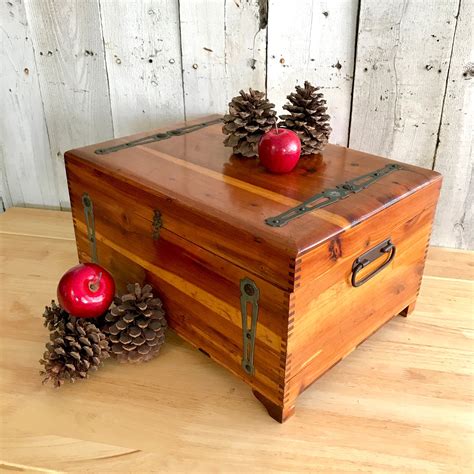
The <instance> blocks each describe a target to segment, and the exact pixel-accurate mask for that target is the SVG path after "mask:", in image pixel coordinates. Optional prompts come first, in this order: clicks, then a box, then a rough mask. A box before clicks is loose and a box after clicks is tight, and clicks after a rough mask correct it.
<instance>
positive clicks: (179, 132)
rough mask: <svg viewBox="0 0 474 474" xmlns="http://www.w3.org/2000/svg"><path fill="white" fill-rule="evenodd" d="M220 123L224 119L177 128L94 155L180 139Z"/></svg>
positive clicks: (106, 149)
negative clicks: (175, 138) (174, 138)
mask: <svg viewBox="0 0 474 474" xmlns="http://www.w3.org/2000/svg"><path fill="white" fill-rule="evenodd" d="M220 122H222V117H220V118H217V119H214V120H208V121H207V122H201V123H197V124H194V125H188V126H187V127H181V128H175V129H174V130H168V131H166V132H159V133H155V134H154V135H149V136H148V137H143V138H138V139H137V140H132V141H130V142H126V143H121V144H120V145H115V146H110V147H108V148H97V150H95V152H94V153H96V154H97V155H107V154H109V153H114V152H116V151H120V150H126V149H127V148H132V147H134V146H139V145H147V144H148V143H153V142H160V141H162V140H167V139H168V138H172V137H178V136H180V135H184V134H186V133H191V132H196V131H197V130H200V129H201V128H204V127H209V126H210V125H215V124H217V123H220Z"/></svg>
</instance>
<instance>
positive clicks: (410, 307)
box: [400, 301, 416, 318]
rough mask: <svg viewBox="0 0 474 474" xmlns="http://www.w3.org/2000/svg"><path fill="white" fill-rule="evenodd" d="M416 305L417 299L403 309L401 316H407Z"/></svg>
mask: <svg viewBox="0 0 474 474" xmlns="http://www.w3.org/2000/svg"><path fill="white" fill-rule="evenodd" d="M415 305H416V301H413V302H412V303H410V304H409V305H408V306H407V307H406V308H405V309H404V310H402V311H401V312H400V316H404V317H405V318H406V317H407V316H408V315H409V314H411V313H413V310H414V309H415Z"/></svg>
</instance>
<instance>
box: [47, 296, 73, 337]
mask: <svg viewBox="0 0 474 474" xmlns="http://www.w3.org/2000/svg"><path fill="white" fill-rule="evenodd" d="M43 317H44V326H45V327H47V328H48V329H49V330H50V331H54V330H55V329H56V328H57V327H58V326H59V324H60V323H62V322H64V321H66V320H67V319H68V317H69V314H68V312H67V311H66V310H64V309H62V308H61V306H60V305H57V304H56V302H55V301H54V300H51V306H45V307H44V313H43Z"/></svg>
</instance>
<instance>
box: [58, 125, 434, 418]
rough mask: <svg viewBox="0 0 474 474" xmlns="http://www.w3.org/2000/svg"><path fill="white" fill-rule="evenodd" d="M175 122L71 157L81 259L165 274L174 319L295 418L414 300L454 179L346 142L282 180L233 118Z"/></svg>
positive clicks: (134, 276) (151, 276) (143, 274)
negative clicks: (224, 127)
mask: <svg viewBox="0 0 474 474" xmlns="http://www.w3.org/2000/svg"><path fill="white" fill-rule="evenodd" d="M215 119H216V118H215V117H213V118H211V119H208V121H211V122H212V121H214V122H216V120H215ZM187 126H189V123H188V124H187ZM166 130H167V129H165V130H164V131H163V130H161V131H155V132H153V133H151V134H150V133H145V134H137V135H134V136H132V137H127V138H124V139H117V140H112V141H109V142H106V143H102V144H100V145H93V146H88V147H85V148H80V149H76V150H71V151H69V152H68V153H66V156H65V158H66V169H67V178H68V185H69V192H70V196H71V204H72V211H73V218H74V226H75V232H76V240H77V248H78V253H79V259H80V260H81V261H90V260H91V259H93V258H95V256H94V253H96V256H97V258H98V261H99V263H100V264H101V265H103V266H105V267H106V268H108V269H109V270H110V271H111V273H112V274H113V276H114V278H115V279H116V282H117V285H118V288H119V289H122V288H123V287H124V285H125V284H126V283H127V282H129V281H132V282H133V281H140V282H142V281H145V280H146V281H148V282H149V283H151V284H152V285H153V286H154V287H155V288H156V289H157V290H158V292H159V293H160V296H161V297H162V298H163V301H164V304H165V306H166V310H167V315H168V321H169V325H170V326H171V328H173V329H174V330H175V331H176V332H177V333H178V334H179V335H180V336H182V337H183V338H184V339H185V340H187V341H189V342H190V343H191V344H192V345H194V346H195V347H197V348H199V349H201V350H202V351H203V352H205V353H206V354H208V355H209V356H210V357H211V358H212V359H214V360H215V361H217V362H218V363H219V364H221V365H223V366H224V367H226V368H227V369H229V370H230V371H232V372H233V373H234V374H235V375H237V376H239V377H240V378H241V379H243V380H244V381H245V382H246V383H248V384H249V385H250V386H251V387H252V390H253V392H254V394H255V395H256V396H257V398H258V399H259V400H260V401H262V402H263V404H264V405H265V406H266V408H267V409H268V411H269V413H270V415H271V416H272V417H273V418H275V419H276V420H278V421H283V420H285V419H286V418H288V417H289V416H290V415H292V413H293V412H294V407H295V401H296V398H297V396H298V394H299V393H301V392H302V391H303V390H304V389H305V388H307V387H308V386H309V385H310V384H311V383H313V382H314V381H315V380H316V379H317V378H318V377H319V376H320V375H322V374H323V373H324V372H325V371H326V370H328V369H329V368H331V367H332V366H333V365H334V364H335V363H337V362H338V361H339V360H341V359H343V358H344V357H345V356H346V355H347V354H349V353H350V352H351V351H352V350H353V349H354V348H355V347H357V345H358V344H360V343H361V342H362V341H363V340H364V339H366V338H367V337H368V336H370V334H372V333H373V332H374V331H375V330H376V329H378V328H379V327H380V326H382V325H383V324H384V323H385V322H386V321H388V320H389V319H390V318H391V317H392V316H394V315H397V314H399V313H402V314H404V315H407V314H408V313H409V312H410V311H411V310H412V309H413V307H414V304H415V300H416V297H417V295H418V291H419V288H420V283H421V277H422V273H423V266H424V262H425V257H426V250H427V247H428V242H429V238H430V232H431V227H432V221H433V216H434V213H435V206H436V202H437V199H438V194H439V190H440V186H441V176H440V175H439V174H438V173H435V172H433V171H431V170H425V169H422V168H418V167H415V166H411V165H406V164H403V163H397V162H394V161H392V160H388V159H385V158H380V157H378V156H373V155H369V154H366V153H362V152H358V151H353V150H350V149H347V148H343V147H339V146H333V145H328V146H327V147H326V149H325V150H324V152H323V153H322V155H320V156H315V157H312V158H304V159H302V160H300V163H299V165H298V167H297V168H296V169H295V170H294V171H293V172H292V173H290V174H287V175H272V174H269V173H268V172H266V171H265V170H264V169H263V168H262V167H261V166H259V164H258V161H257V160H253V159H239V158H237V157H235V156H231V151H230V149H229V148H225V147H224V146H223V144H222V141H223V135H222V132H221V123H220V122H218V123H211V124H210V125H207V126H200V125H198V126H193V124H191V128H184V129H183V128H181V129H179V130H178V131H172V132H169V130H168V132H167V131H166ZM150 136H151V137H150ZM364 175H366V176H364ZM321 206H324V207H321Z"/></svg>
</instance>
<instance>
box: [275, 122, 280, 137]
mask: <svg viewBox="0 0 474 474" xmlns="http://www.w3.org/2000/svg"><path fill="white" fill-rule="evenodd" d="M275 131H276V134H277V135H278V134H279V133H280V132H279V131H278V124H277V119H275Z"/></svg>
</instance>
